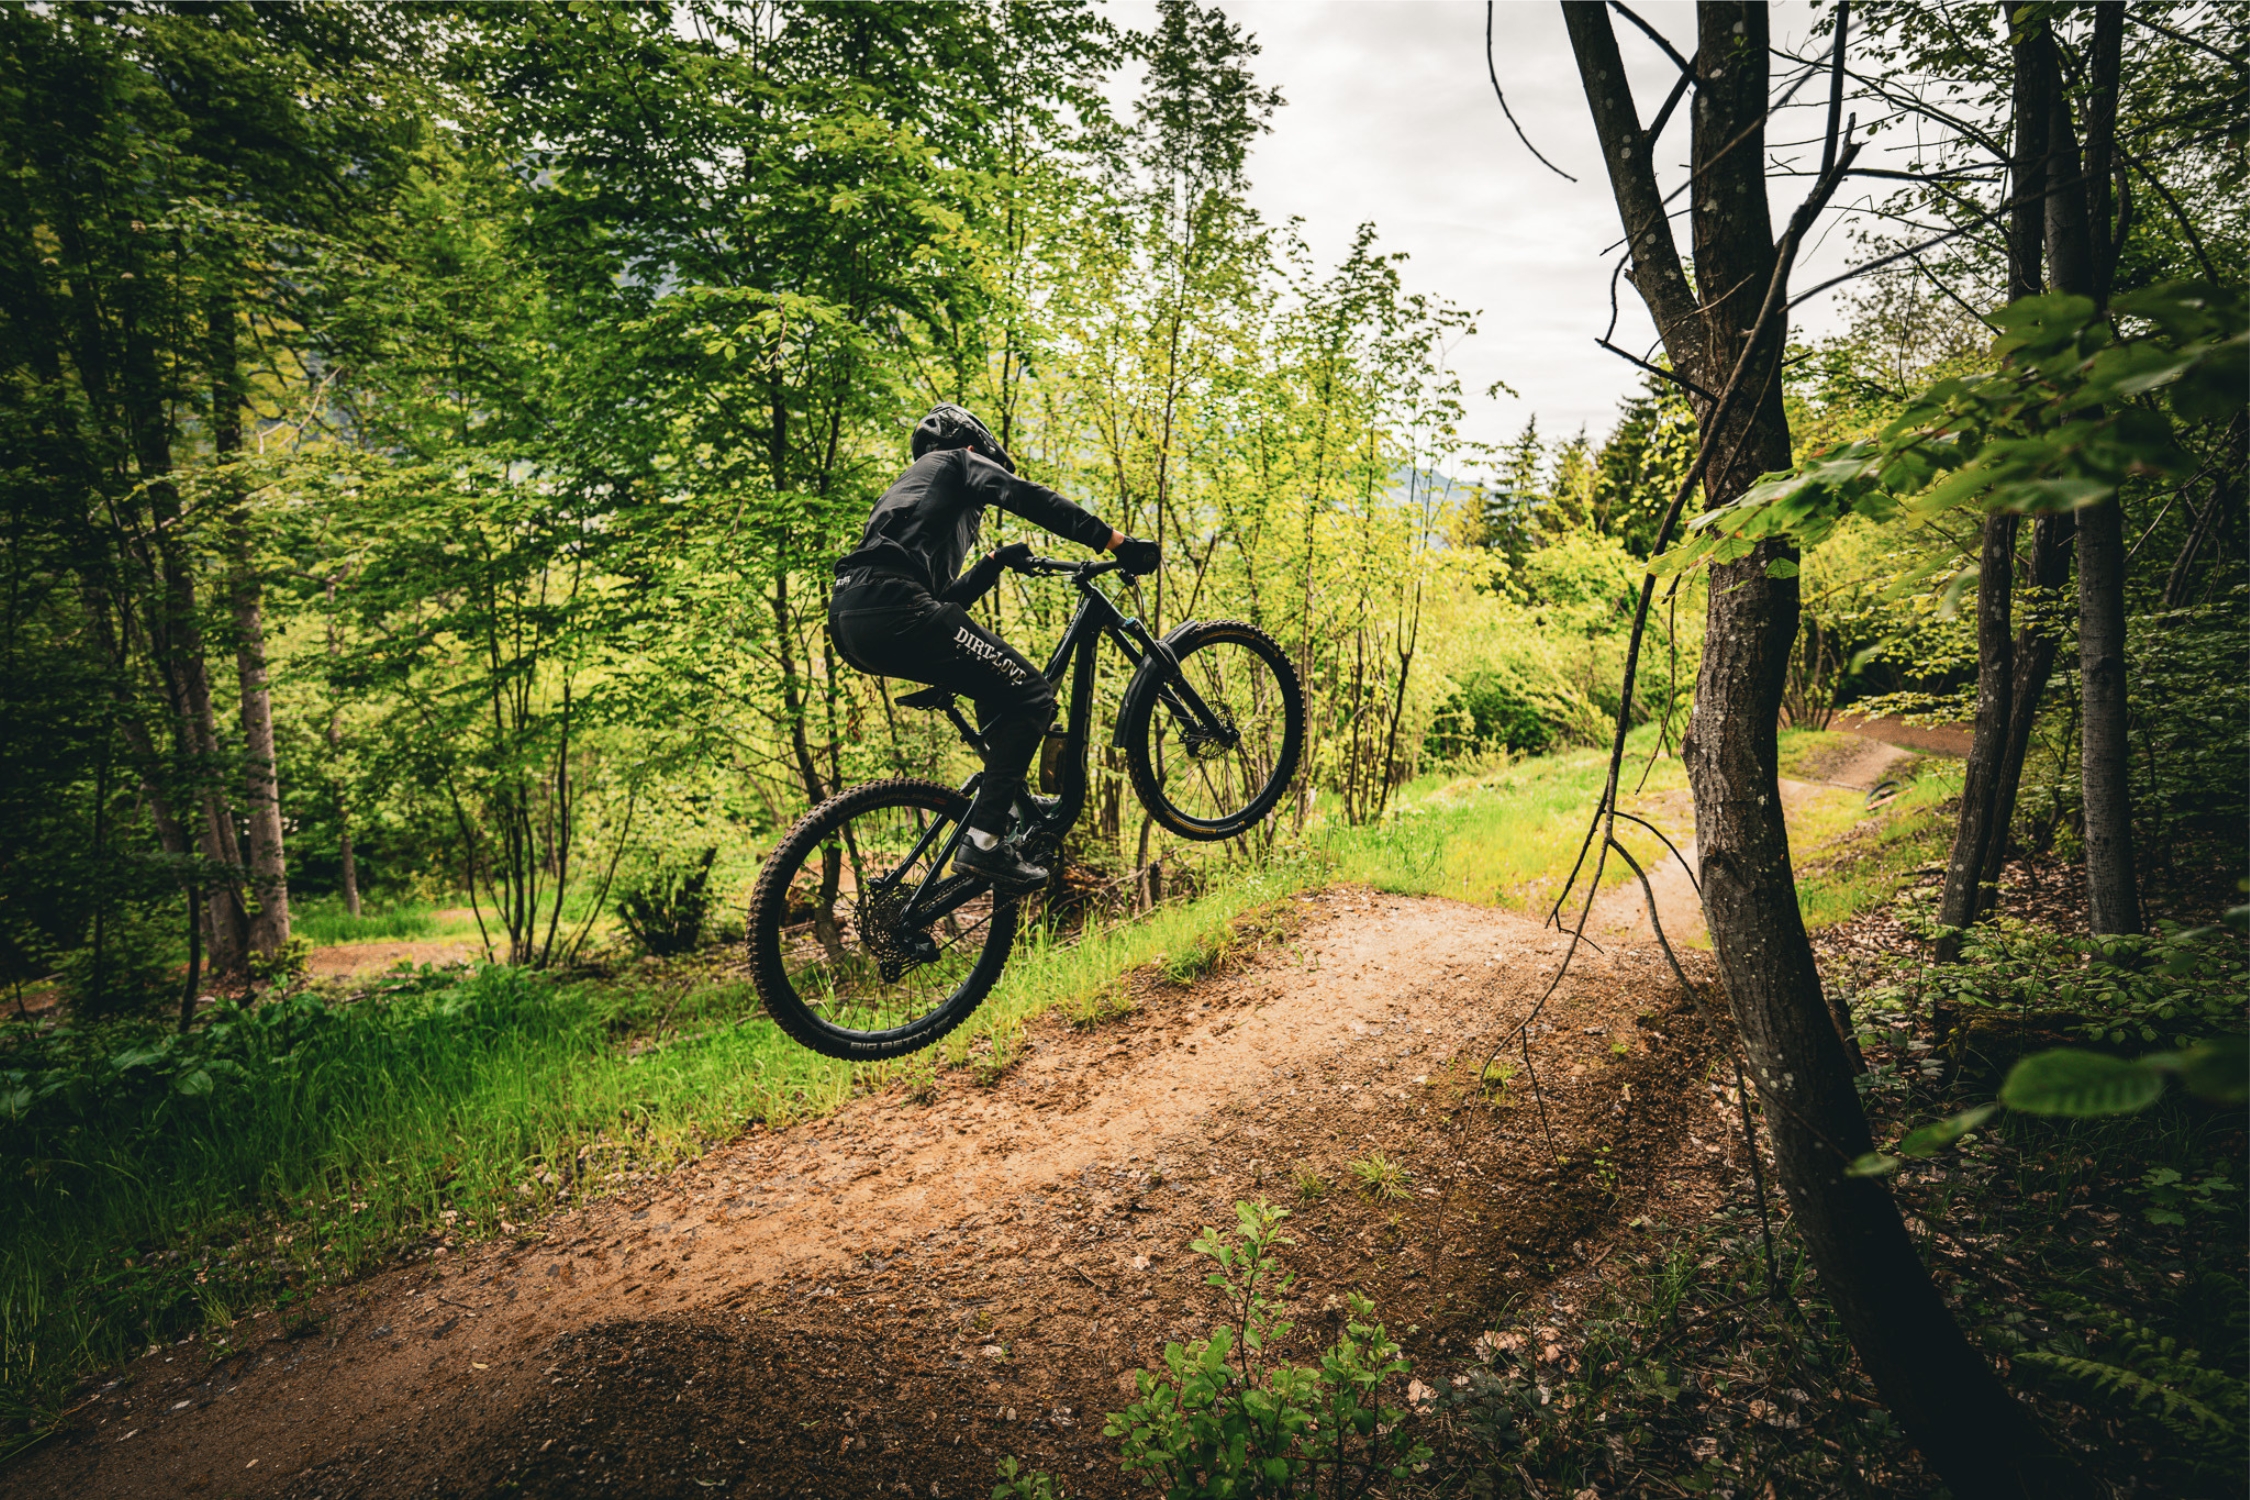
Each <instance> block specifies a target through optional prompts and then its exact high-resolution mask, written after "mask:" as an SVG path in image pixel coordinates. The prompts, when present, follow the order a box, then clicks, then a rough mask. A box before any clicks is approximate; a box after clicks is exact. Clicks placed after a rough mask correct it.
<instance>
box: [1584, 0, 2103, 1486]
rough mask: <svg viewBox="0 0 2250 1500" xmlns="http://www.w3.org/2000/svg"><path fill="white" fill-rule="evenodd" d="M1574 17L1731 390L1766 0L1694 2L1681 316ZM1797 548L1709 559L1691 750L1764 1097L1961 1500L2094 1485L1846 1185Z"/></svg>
mask: <svg viewBox="0 0 2250 1500" xmlns="http://www.w3.org/2000/svg"><path fill="white" fill-rule="evenodd" d="M1563 10H1564V16H1565V18H1566V22H1567V24H1568V26H1569V29H1570V34H1571V40H1572V44H1573V48H1574V50H1575V51H1576V54H1577V59H1578V67H1579V74H1580V78H1581V80H1582V82H1583V83H1584V85H1585V89H1586V95H1587V101H1588V104H1589V106H1590V107H1591V109H1592V112H1593V115H1594V120H1595V124H1596V128H1597V131H1598V133H1599V135H1600V137H1601V144H1602V156H1603V161H1604V163H1605V165H1606V166H1607V168H1608V170H1609V174H1610V180H1611V184H1612V187H1613V189H1614V190H1615V193H1616V197H1617V200H1618V207H1619V212H1620V216H1621V219H1622V221H1623V224H1624V228H1625V232H1626V234H1627V235H1628V237H1630V238H1631V239H1632V242H1633V249H1632V253H1633V257H1634V266H1635V270H1636V283H1635V284H1636V286H1640V287H1641V290H1642V294H1643V297H1644V299H1645V300H1646V301H1647V302H1648V303H1649V309H1650V312H1651V314H1652V315H1653V316H1654V317H1655V320H1656V324H1657V328H1658V330H1659V332H1660V333H1661V334H1662V335H1663V337H1664V339H1665V343H1666V347H1667V350H1668V352H1670V354H1671V355H1672V360H1673V365H1674V367H1675V368H1676V369H1679V370H1681V371H1683V372H1684V373H1687V374H1689V375H1690V376H1691V378H1693V379H1695V380H1697V381H1698V382H1699V383H1700V384H1701V385H1703V386H1704V387H1706V388H1707V389H1715V388H1718V387H1720V386H1722V385H1723V384H1724V383H1725V382H1726V379H1727V377H1728V375H1729V374H1730V373H1731V371H1732V369H1733V367H1734V364H1735V360H1736V357H1737V355H1738V354H1739V353H1740V351H1741V349H1742V348H1743V346H1744V344H1745V342H1746V341H1747V340H1748V338H1749V337H1750V334H1751V330H1752V328H1753V326H1754V324H1755V320H1756V317H1757V312H1758V309H1759V307H1760V306H1761V302H1762V299H1763V297H1764V295H1765V293H1766V289H1767V286H1768V283H1769V281H1770V280H1772V279H1773V277H1774V266H1775V256H1776V252H1775V247H1774V245H1773V243H1772V227H1771V224H1770V221H1769V219H1768V215H1767V210H1766V183H1765V177H1764V168H1763V163H1764V160H1765V141H1764V119H1765V110H1766V91H1767V41H1768V37H1767V15H1766V8H1765V7H1764V6H1763V5H1758V4H1745V3H1711V0H1706V3H1704V4H1701V5H1699V6H1698V7H1697V23H1698V24H1697V31H1698V46H1697V51H1696V58H1695V88H1696V97H1695V109H1694V148H1693V159H1694V166H1695V177H1694V198H1693V203H1692V213H1693V219H1694V243H1695V266H1696V278H1697V284H1698V285H1699V286H1700V287H1702V288H1704V289H1706V292H1707V294H1710V296H1711V300H1710V301H1709V302H1707V303H1705V304H1702V305H1699V306H1690V307H1688V308H1687V309H1685V310H1684V313H1683V310H1682V309H1680V308H1679V307H1678V305H1677V303H1676V301H1675V300H1674V299H1672V298H1671V297H1669V295H1668V288H1669V286H1670V282H1669V281H1668V279H1667V278H1666V276H1665V274H1664V272H1665V267H1666V264H1667V261H1669V263H1670V264H1671V265H1673V266H1676V265H1677V264H1678V257H1677V252H1676V250H1672V249H1671V248H1670V234H1669V231H1668V230H1665V229H1664V228H1663V220H1662V219H1661V217H1655V218H1650V217H1647V216H1646V212H1645V211H1646V206H1647V205H1649V204H1651V203H1654V202H1656V201H1657V199H1658V194H1657V192H1656V186H1655V182H1654V178H1653V174H1652V173H1651V172H1650V170H1649V149H1648V147H1649V143H1648V141H1647V140H1646V138H1645V136H1644V134H1643V132H1642V131H1641V129H1640V126H1639V122H1638V116H1637V113H1636V111H1635V109H1634V106H1633V101H1632V96H1631V93H1630V91H1629V89H1628V87H1627V84H1626V81H1625V75H1624V70H1623V68H1622V66H1621V65H1620V60H1619V58H1618V54H1617V47H1616V42H1615V39H1614V35H1613V33H1612V32H1611V30H1610V22H1609V17H1608V14H1607V12H1606V11H1605V10H1604V9H1603V8H1602V7H1601V6H1600V5H1598V4H1591V3H1573V4H1566V5H1565V6H1564V7H1563ZM1644 268H1645V269H1644ZM1643 281H1646V282H1647V283H1648V285H1642V283H1643ZM1783 332H1784V330H1782V329H1780V328H1778V327H1775V328H1773V329H1772V330H1771V333H1770V335H1769V336H1768V338H1767V339H1766V340H1765V342H1764V344H1763V347H1761V348H1759V349H1758V350H1755V351H1753V361H1752V362H1751V363H1750V364H1748V365H1747V366H1746V367H1745V371H1744V378H1745V379H1746V380H1755V381H1757V382H1758V384H1757V385H1756V386H1755V387H1754V389H1757V390H1760V391H1763V392H1764V395H1763V396H1762V398H1761V399H1759V400H1758V401H1756V402H1755V403H1752V404H1749V405H1748V406H1747V407H1745V409H1744V410H1743V412H1742V415H1741V416H1740V417H1739V418H1736V419H1734V420H1731V421H1729V422H1727V423H1725V424H1723V426H1724V429H1725V430H1713V429H1714V428H1718V427H1720V426H1721V425H1722V424H1718V423H1714V422H1713V421H1712V420H1711V418H1712V411H1711V405H1710V404H1709V403H1704V404H1702V405H1700V406H1699V408H1698V417H1699V419H1701V420H1702V422H1703V424H1704V427H1705V431H1704V432H1703V433H1702V441H1703V442H1704V443H1705V444H1707V445H1710V444H1715V445H1717V447H1716V451H1717V453H1718V454H1720V455H1731V458H1730V459H1729V461H1727V462H1726V463H1724V464H1723V465H1715V466H1714V467H1713V469H1712V470H1711V472H1710V474H1709V475H1708V477H1707V478H1706V480H1705V499H1706V502H1707V504H1709V505H1713V506H1717V505H1722V504H1725V503H1727V502H1728V501H1731V500H1733V499H1735V498H1737V497H1738V496H1740V495H1741V494H1742V493H1743V491H1744V490H1745V489H1747V488H1748V486H1749V485H1750V484H1751V483H1752V482H1753V481H1754V480H1755V478H1756V477H1757V475H1758V474H1759V473H1760V472H1761V471H1763V470H1768V469H1778V468H1783V467H1786V466H1787V465H1788V463H1789V460H1790V451H1789V427H1788V418H1787V414H1786V412H1785V410H1784V409H1783V407H1782V404H1781V393H1780V389H1779V382H1778V380H1775V379H1774V378H1773V376H1774V375H1775V373H1776V372H1775V369H1774V365H1775V363H1776V362H1777V361H1778V360H1779V358H1780V351H1781V348H1782V344H1783V338H1782V334H1783ZM1786 556H1787V553H1786V552H1785V550H1784V549H1782V548H1781V547H1779V546H1777V545H1775V544H1772V543H1767V544H1763V545H1761V546H1760V547H1759V548H1758V550H1757V551H1756V552H1754V553H1752V554H1751V555H1750V556H1748V557H1746V558H1743V559H1740V560H1739V561H1736V562H1733V563H1728V564H1723V565H1721V566H1718V567H1715V568H1714V569H1713V570H1712V574H1711V580H1710V591H1709V605H1708V610H1709V613H1708V617H1707V618H1708V623H1707V626H1706V631H1705V636H1704V649H1703V662H1702V670H1701V675H1700V677H1699V679H1698V682H1697V687H1696V698H1695V710H1694V715H1693V718H1692V721H1691V723H1690V728H1689V734H1688V738H1687V741H1686V743H1685V744H1684V745H1683V747H1682V749H1683V754H1684V758H1685V760H1686V762H1687V767H1688V775H1689V780H1690V784H1691V786H1692V788H1693V790H1694V795H1695V818H1696V842H1697V847H1698V850H1699V852H1700V854H1701V860H1702V885H1703V901H1704V910H1705V915H1706V918H1707V920H1708V923H1709V927H1710V932H1711V937H1712V944H1713V947H1714V949H1715V950H1716V953H1717V957H1718V961H1719V967H1720V971H1721V974H1722V976H1723V977H1724V980H1725V983H1726V987H1727V999H1728V1004H1729V1007H1730V1009H1731V1010H1732V1012H1733V1016H1734V1021H1735V1026H1736V1028H1737V1030H1738V1031H1739V1033H1740V1034H1741V1037H1742V1042H1743V1047H1744V1050H1745V1051H1746V1053H1747V1054H1748V1057H1749V1060H1750V1066H1751V1069H1752V1071H1753V1072H1754V1074H1755V1075H1756V1078H1757V1083H1758V1090H1759V1095H1760V1097H1761V1099H1762V1100H1763V1101H1764V1102H1765V1105H1766V1123H1767V1127H1768V1129H1769V1131H1770V1132H1771V1134H1772V1139H1773V1148H1774V1156H1775V1161H1776V1164H1777V1166H1778V1169H1779V1176H1780V1179H1781V1184H1782V1188H1783V1191H1784V1192H1785V1193H1786V1194H1787V1196H1788V1200H1789V1205H1790V1208H1791V1211H1792V1213H1793V1215H1794V1218H1795V1223H1796V1227H1797V1230H1798V1232H1799V1233H1800V1234H1801V1235H1802V1237H1803V1239H1804V1242H1805V1245H1806V1248H1807V1250H1808V1251H1809V1252H1810V1254H1811V1257H1812V1260H1813V1263H1814V1265H1815V1266H1816V1267H1817V1268H1818V1270H1819V1272H1820V1278H1821V1285H1822V1288H1823V1290H1824V1291H1825V1292H1826V1294H1827V1296H1828V1298H1829V1300H1830V1302H1831V1304H1832V1305H1833V1306H1834V1308H1835V1310H1836V1313H1837V1316H1838V1317H1839V1319H1840V1320H1841V1321H1842V1322H1843V1324H1844V1327H1845V1330H1846V1331H1847V1332H1848V1333H1849V1334H1850V1336H1851V1340H1852V1344H1853V1347H1854V1348H1855V1349H1856V1350H1857V1351H1858V1353H1859V1356H1860V1359H1861V1361H1862V1363H1863V1364H1864V1365H1865V1366H1866V1367H1867V1370H1868V1372H1869V1374H1870V1375H1872V1376H1873V1378H1874V1379H1875V1382H1876V1385H1877V1387H1878V1389H1880V1390H1881V1392H1882V1394H1883V1398H1884V1400H1885V1401H1886V1402H1887V1403H1888V1404H1889V1406H1890V1407H1891V1409H1892V1411H1893V1412H1895V1413H1896V1414H1897V1416H1898V1417H1899V1419H1900V1421H1901V1422H1902V1424H1903V1425H1904V1427H1905V1429H1906V1431H1907V1433H1908V1434H1909V1435H1910V1436H1911V1437H1912V1439H1913V1440H1914V1442H1915V1444H1916V1445H1917V1446H1918V1447H1919V1448H1920V1449H1921V1450H1922V1452H1923V1453H1924V1454H1925V1455H1926V1456H1927V1457H1928V1458H1929V1459H1930V1461H1931V1463H1932V1464H1933V1465H1934V1466H1935V1467H1936V1468H1937V1470H1938V1471H1939V1472H1940V1473H1941V1474H1942V1475H1943V1476H1944V1477H1945V1479H1946V1481H1947V1482H1948V1484H1950V1485H1951V1486H1952V1487H1953V1488H1954V1490H1955V1491H1956V1492H1957V1493H1963V1494H1975V1495H2022V1496H2033V1495H2039V1496H2053V1495H2081V1494H2089V1493H2091V1490H2090V1487H2089V1486H2088V1484H2087V1482H2086V1481H2085V1479H2084V1478H2083V1476H2081V1475H2080V1474H2079V1473H2078V1472H2077V1470H2076V1469H2075V1468H2074V1467H2072V1465H2071V1464H2070V1462H2069V1461H2068V1459H2067V1458H2065V1457H2064V1456H2063V1454H2062V1453H2061V1452H2060V1451H2059V1450H2058V1449H2057V1448H2056V1447H2055V1445H2054V1444H2053V1443H2052V1442H2051V1441H2050V1440H2049V1439H2048V1438H2047V1437H2046V1435H2045V1434H2044V1433H2043V1432H2042V1431H2041V1430H2040V1429H2039V1427H2038V1426H2037V1425H2036V1424H2035V1423H2034V1422H2033V1421H2032V1419H2031V1417H2030V1414H2029V1413H2028V1412H2026V1411H2025V1409H2024V1408H2023V1407H2022V1406H2021V1405H2019V1404H2018V1403H2017V1402H2016V1401H2015V1400H2014V1399H2013V1398H2012V1397H2011V1396H2010V1395H2009V1394H2008V1391H2007V1389H2006V1387H2004V1386H2003V1385H2002V1384H2001V1383H2000V1381H1999V1379H1998V1377H1997V1376H1996V1375H1995V1374H1994V1373H1993V1371H1992V1369H1991V1367H1990V1366H1989V1365H1987V1364H1986V1363H1985V1361H1984V1359H1983V1357H1982V1356H1981V1355H1979V1354H1978V1353H1977V1352H1976V1350H1974V1349H1973V1348H1971V1347H1970V1345H1969V1343H1968V1340H1967V1339H1965V1338H1964V1337H1963V1336H1962V1334H1961V1331H1960V1329H1959V1327H1958V1326H1957V1325H1956V1324H1955V1323H1954V1321H1953V1318H1952V1315H1951V1314H1950V1313H1949V1312H1948V1311H1947V1310H1946V1307H1945V1304H1944V1302H1943V1300H1942V1299H1940V1298H1939V1296H1938V1294H1937V1290H1936V1288H1935V1287H1933V1286H1932V1285H1931V1283H1930V1279H1929V1276H1928V1274H1927V1273H1926V1272H1925V1271H1924V1269H1923V1267H1922V1264H1921V1261H1920V1259H1919V1258H1918V1257H1917V1256H1916V1254H1915V1251H1914V1246H1913V1243H1912V1242H1911V1240H1909V1238H1908V1237H1907V1233H1906V1229H1905V1226H1904V1224H1903V1223H1902V1222H1901V1220H1900V1218H1899V1213H1898V1208H1897V1205H1896V1204H1895V1203H1894V1202H1893V1201H1892V1199H1891V1196H1890V1192H1889V1189H1888V1188H1887V1187H1886V1186H1885V1185H1884V1184H1883V1183H1882V1182H1881V1181H1880V1180H1879V1179H1874V1178H1852V1177H1846V1176H1845V1175H1844V1168H1845V1166H1846V1165H1847V1164H1848V1163H1849V1162H1850V1160H1851V1159H1852V1158H1853V1157H1855V1156H1857V1155H1859V1154H1861V1153H1862V1152H1865V1151H1867V1150H1870V1149H1871V1148H1872V1140H1871V1136H1870V1133H1869V1130H1868V1125H1867V1119H1866V1116H1865V1114H1864V1113H1863V1112H1862V1111H1861V1108H1860V1104H1859V1097H1858V1093H1857V1091H1856V1089H1855V1088H1854V1086H1853V1083H1852V1074H1851V1067H1850V1061H1849V1058H1848V1056H1847V1054H1846V1052H1845V1050H1844V1044H1843V1042H1842V1040H1841V1039H1840V1038H1839V1037H1838V1035H1837V1031H1836V1027H1835V1025H1834V1023H1833V1021H1832V1020H1831V1018H1830V1015H1829V1011H1828V1006H1827V1002H1826V1000H1825V999H1824V998H1823V994H1822V987H1821V982H1820V974H1819V970H1818V968H1817V966H1816V964H1815V961H1814V958H1813V953H1812V945H1811V943H1810V941H1809V940H1808V939H1807V937H1806V934H1805V928H1804V922H1803V918H1802V916H1801V914H1800V912H1799V909H1798V904H1797V891H1796V881H1795V877H1794V875H1793V874H1792V872H1791V869H1790V862H1789V839H1788V831H1787V828H1786V827H1785V826H1784V823H1783V820H1782V812H1781V797H1780V788H1779V780H1778V753H1777V745H1776V730H1777V726H1778V720H1779V713H1780V707H1781V700H1782V696H1783V691H1784V688H1785V686H1786V681H1787V673H1788V664H1789V653H1790V648H1791V644H1792V641H1793V639H1794V636H1795V633H1796V626H1797V612H1798V596H1797V580H1796V578H1795V577H1794V576H1793V574H1792V576H1789V577H1782V578H1776V577H1772V576H1770V575H1769V572H1768V565H1769V564H1771V563H1773V562H1776V561H1779V560H1781V559H1783V558H1784V557H1786Z"/></svg>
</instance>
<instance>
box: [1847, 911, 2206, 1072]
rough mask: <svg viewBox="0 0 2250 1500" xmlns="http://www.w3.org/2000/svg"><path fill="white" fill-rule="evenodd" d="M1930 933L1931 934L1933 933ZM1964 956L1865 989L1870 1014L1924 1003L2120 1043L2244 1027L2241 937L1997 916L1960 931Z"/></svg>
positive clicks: (2176, 1039) (1979, 1021)
mask: <svg viewBox="0 0 2250 1500" xmlns="http://www.w3.org/2000/svg"><path fill="white" fill-rule="evenodd" d="M1932 930H1934V929H1932ZM1961 943H1962V947H1961V957H1960V959H1959V961H1957V962H1955V963H1951V964H1941V965H1934V966H1932V967H1930V968H1929V969H1928V971H1927V972H1926V973H1918V974H1916V975H1914V976H1912V977H1911V978H1909V977H1908V976H1906V975H1903V974H1902V975H1901V976H1900V981H1899V982H1898V983H1894V984H1891V985H1887V986H1883V987H1880V988H1878V989H1876V990H1874V991H1871V992H1870V995H1869V998H1868V1003H1869V1004H1870V1005H1871V1006H1873V1007H1874V1008H1876V1009H1885V1008H1891V1007H1895V1006H1897V1005H1900V1004H1902V1003H1905V1001H1906V999H1907V996H1908V994H1909V993H1910V992H1911V989H1912V987H1913V986H1914V985H1915V983H1916V982H1917V981H1919V991H1920V994H1921V995H1922V997H1923V998H1924V999H1925V1000H1926V1001H1927V1002H1929V1003H1933V1004H1936V1005H1938V1006H1940V1007H1943V1008H1946V1009H1950V1010H1954V1011H1956V1012H1958V1013H1959V1014H1960V1015H1961V1016H1962V1017H1963V1019H1964V1021H1965V1022H1966V1024H1968V1025H1969V1026H1970V1027H1972V1028H1980V1029H1986V1030H1992V1031H1996V1032H1998V1031H2010V1030H2015V1031H2033V1032H2041V1031H2044V1032H2064V1033H2074V1034H2076V1035H2078V1036H2080V1037H2082V1038H2084V1039H2086V1040H2088V1041H2093V1042H2107V1043H2111V1044H2124V1043H2127V1042H2134V1041H2138V1042H2143V1043H2147V1042H2155V1041H2159V1040H2162V1039H2167V1038H2168V1039H2170V1040H2171V1041H2172V1042H2173V1044H2174V1045H2176V1046H2178V1045H2185V1044H2186V1042H2187V1041H2188V1040H2189V1039H2191V1038H2193V1037H2197V1036H2204V1035H2208V1034H2210V1033H2211V1032H2213V1031H2217V1030H2233V1029H2237V1028H2240V1027H2243V1026H2244V1025H2245V1024H2250V1010H2246V1007H2250V962H2246V961H2245V957H2244V954H2243V950H2242V945H2241V942H2240V940H2239V939H2237V938H2234V937H2231V936H2229V935H2228V934H2227V933H2225V932H2224V931H2220V930H2215V929H2212V928H2185V927H2182V926H2181V925H2180V924H2179V923H2177V922H2170V921H2165V922H2159V923H2158V924H2157V930H2156V932H2154V933H2152V934H2148V935H2146V936H2138V935H2130V934H2128V935H2120V936H2115V937H2087V936H2078V935H2071V934H2064V933H2056V932H2052V931H2049V930H2047V929H2044V928H2040V927H2035V926H2033V925H2031V924H2029V923H2027V922H2024V921H2021V920H2019V919H2016V918H2011V917H2007V916H2001V917H1998V918H1995V919H1994V920H1992V921H1990V922H1986V923H1980V924H1979V925H1978V926H1976V927H1973V928H1971V929H1969V930H1968V931H1967V932H1965V933H1963V934H1962V938H1961Z"/></svg>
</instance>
